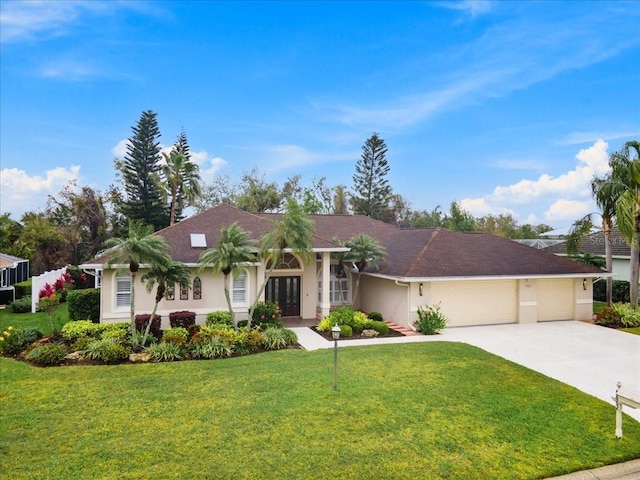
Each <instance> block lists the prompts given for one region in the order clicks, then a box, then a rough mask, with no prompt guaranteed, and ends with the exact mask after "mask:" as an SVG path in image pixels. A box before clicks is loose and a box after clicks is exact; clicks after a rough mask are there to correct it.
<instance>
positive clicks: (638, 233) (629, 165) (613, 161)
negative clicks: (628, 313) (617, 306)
mask: <svg viewBox="0 0 640 480" xmlns="http://www.w3.org/2000/svg"><path fill="white" fill-rule="evenodd" d="M634 152H635V153H634ZM609 163H610V165H611V168H612V177H613V180H612V181H613V182H615V183H619V184H622V186H623V189H624V190H623V192H622V194H621V195H620V196H619V197H618V199H617V201H616V217H617V219H618V227H619V228H620V232H622V235H623V236H624V237H625V240H626V241H627V242H628V243H629V245H631V267H630V268H631V271H630V278H629V298H630V302H631V305H632V306H633V307H634V308H637V306H638V274H639V273H640V263H639V262H640V249H639V244H638V242H639V241H640V142H638V141H630V142H627V143H625V144H624V147H623V148H622V150H620V151H619V152H615V153H613V154H612V155H611V158H610V160H609Z"/></svg>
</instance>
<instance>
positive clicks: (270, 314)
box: [251, 302, 281, 325]
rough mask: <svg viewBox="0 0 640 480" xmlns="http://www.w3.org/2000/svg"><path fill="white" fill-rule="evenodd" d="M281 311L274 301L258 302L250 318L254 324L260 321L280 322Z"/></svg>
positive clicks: (258, 323)
mask: <svg viewBox="0 0 640 480" xmlns="http://www.w3.org/2000/svg"><path fill="white" fill-rule="evenodd" d="M280 316H281V311H280V307H279V306H278V304H277V303H274V302H258V304H257V305H256V308H255V310H254V311H253V315H252V317H251V320H252V322H253V324H254V325H260V324H261V323H276V324H279V323H280Z"/></svg>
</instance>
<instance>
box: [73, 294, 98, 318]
mask: <svg viewBox="0 0 640 480" xmlns="http://www.w3.org/2000/svg"><path fill="white" fill-rule="evenodd" d="M67 304H68V305H69V320H91V321H92V322H93V323H98V322H100V290H99V289H97V288H85V289H83V290H71V291H70V292H69V294H68V295H67Z"/></svg>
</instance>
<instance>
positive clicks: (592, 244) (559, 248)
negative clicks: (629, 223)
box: [544, 227, 631, 257]
mask: <svg viewBox="0 0 640 480" xmlns="http://www.w3.org/2000/svg"><path fill="white" fill-rule="evenodd" d="M604 241H605V239H604V232H596V233H592V234H590V235H585V236H584V237H583V238H582V239H581V240H580V243H579V244H578V252H584V253H591V254H592V255H600V256H602V257H604ZM544 250H546V251H547V252H551V253H555V254H556V255H558V254H559V255H566V253H567V244H566V242H563V243H558V244H556V245H552V246H550V247H547V248H545V249H544ZM611 254H612V255H613V256H615V257H630V256H631V247H630V246H629V244H628V243H627V242H626V240H625V239H624V237H623V236H622V233H620V230H619V229H618V227H613V229H612V230H611Z"/></svg>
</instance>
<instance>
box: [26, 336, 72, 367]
mask: <svg viewBox="0 0 640 480" xmlns="http://www.w3.org/2000/svg"><path fill="white" fill-rule="evenodd" d="M67 353H68V352H67V347H65V346H64V345H63V344H61V343H57V342H55V343H44V344H42V345H38V346H37V347H35V348H33V349H32V350H30V351H29V353H27V354H26V356H25V359H26V360H27V361H29V362H31V363H34V364H36V365H40V366H43V367H51V366H55V365H62V364H63V363H64V358H65V357H66V356H67Z"/></svg>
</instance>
